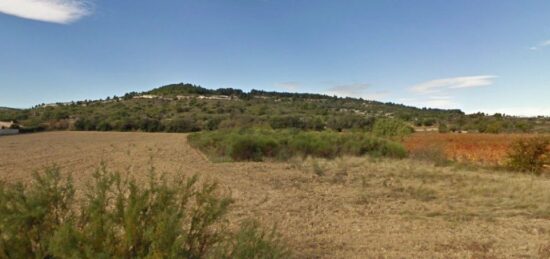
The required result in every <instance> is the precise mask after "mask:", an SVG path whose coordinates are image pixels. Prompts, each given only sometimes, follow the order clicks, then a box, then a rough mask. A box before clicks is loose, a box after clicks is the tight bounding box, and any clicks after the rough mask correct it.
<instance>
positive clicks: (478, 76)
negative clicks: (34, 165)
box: [0, 0, 550, 116]
mask: <svg viewBox="0 0 550 259" xmlns="http://www.w3.org/2000/svg"><path fill="white" fill-rule="evenodd" d="M179 82H184V83H193V84H199V85H201V86H203V87H206V88H220V87H233V88H239V89H243V90H250V89H264V90H273V91H288V92H314V93H324V94H329V95H338V96H350V97H361V98H364V99H369V100H378V101H384V102H394V103H402V104H406V105H412V106H417V107H433V108H444V109H462V110H463V111H465V112H467V113H473V112H478V111H480V112H485V113H490V114H492V113H496V112H499V113H505V114H510V115H521V116H532V115H546V116H550V1H547V0H528V1H516V0H484V1H478V0H460V1H459V0H448V1H440V0H416V1H407V0H379V1H375V0H370V1H366V0H358V1H352V0H338V1H337V0H332V1H329V0H317V1H312V0H162V1H144V0H116V1H113V0H0V106H7V107H17V108H28V107H31V106H33V105H36V104H40V103H51V102H64V101H71V100H83V99H99V98H105V97H107V96H113V95H118V96H120V95H123V94H124V93H126V92H130V91H145V90H149V89H152V88H155V87H158V86H161V85H165V84H170V83H179Z"/></svg>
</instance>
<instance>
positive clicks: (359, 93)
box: [324, 83, 388, 101]
mask: <svg viewBox="0 0 550 259" xmlns="http://www.w3.org/2000/svg"><path fill="white" fill-rule="evenodd" d="M370 88H371V86H370V85H369V84H366V83H355V84H347V85H336V86H333V87H331V88H329V89H327V90H326V91H325V92H324V93H325V94H327V95H336V96H340V97H353V98H363V99H367V100H378V101H380V100H381V99H383V98H385V97H387V96H388V91H372V90H371V89H370Z"/></svg>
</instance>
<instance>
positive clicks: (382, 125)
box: [372, 118, 414, 139]
mask: <svg viewBox="0 0 550 259" xmlns="http://www.w3.org/2000/svg"><path fill="white" fill-rule="evenodd" d="M413 132H414V129H413V128H412V127H411V126H410V125H408V124H407V123H405V122H404V121H402V120H398V119H391V118H381V119H377V120H376V121H375V122H374V126H373V128H372V133H374V134H375V135H377V136H380V137H386V138H393V139H402V138H403V137H405V136H407V135H409V134H411V133H413Z"/></svg>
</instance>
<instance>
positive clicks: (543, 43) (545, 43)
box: [529, 40, 550, 50]
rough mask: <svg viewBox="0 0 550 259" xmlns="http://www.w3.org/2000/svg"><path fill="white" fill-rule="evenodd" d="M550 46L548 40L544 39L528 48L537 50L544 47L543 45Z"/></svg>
mask: <svg viewBox="0 0 550 259" xmlns="http://www.w3.org/2000/svg"><path fill="white" fill-rule="evenodd" d="M548 46H550V40H546V41H543V42H541V43H539V44H537V45H535V46H532V47H530V48H529V49H530V50H539V49H542V48H545V47H548Z"/></svg>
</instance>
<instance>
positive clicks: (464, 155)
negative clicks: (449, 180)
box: [404, 133, 536, 165]
mask: <svg viewBox="0 0 550 259" xmlns="http://www.w3.org/2000/svg"><path fill="white" fill-rule="evenodd" d="M534 136H536V135H534V134H481V133H470V134H456V133H446V134H440V133H416V134H412V135H410V136H408V137H407V138H405V141H404V144H405V146H406V147H407V150H409V151H411V152H417V151H421V150H422V149H426V148H431V149H440V150H441V151H442V152H444V153H445V155H446V156H447V158H448V159H450V160H454V161H459V162H474V163H478V164H485V165H503V164H504V163H505V162H506V155H507V153H508V150H509V147H510V144H512V143H513V142H514V141H516V140H518V139H524V138H531V137H534Z"/></svg>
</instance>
